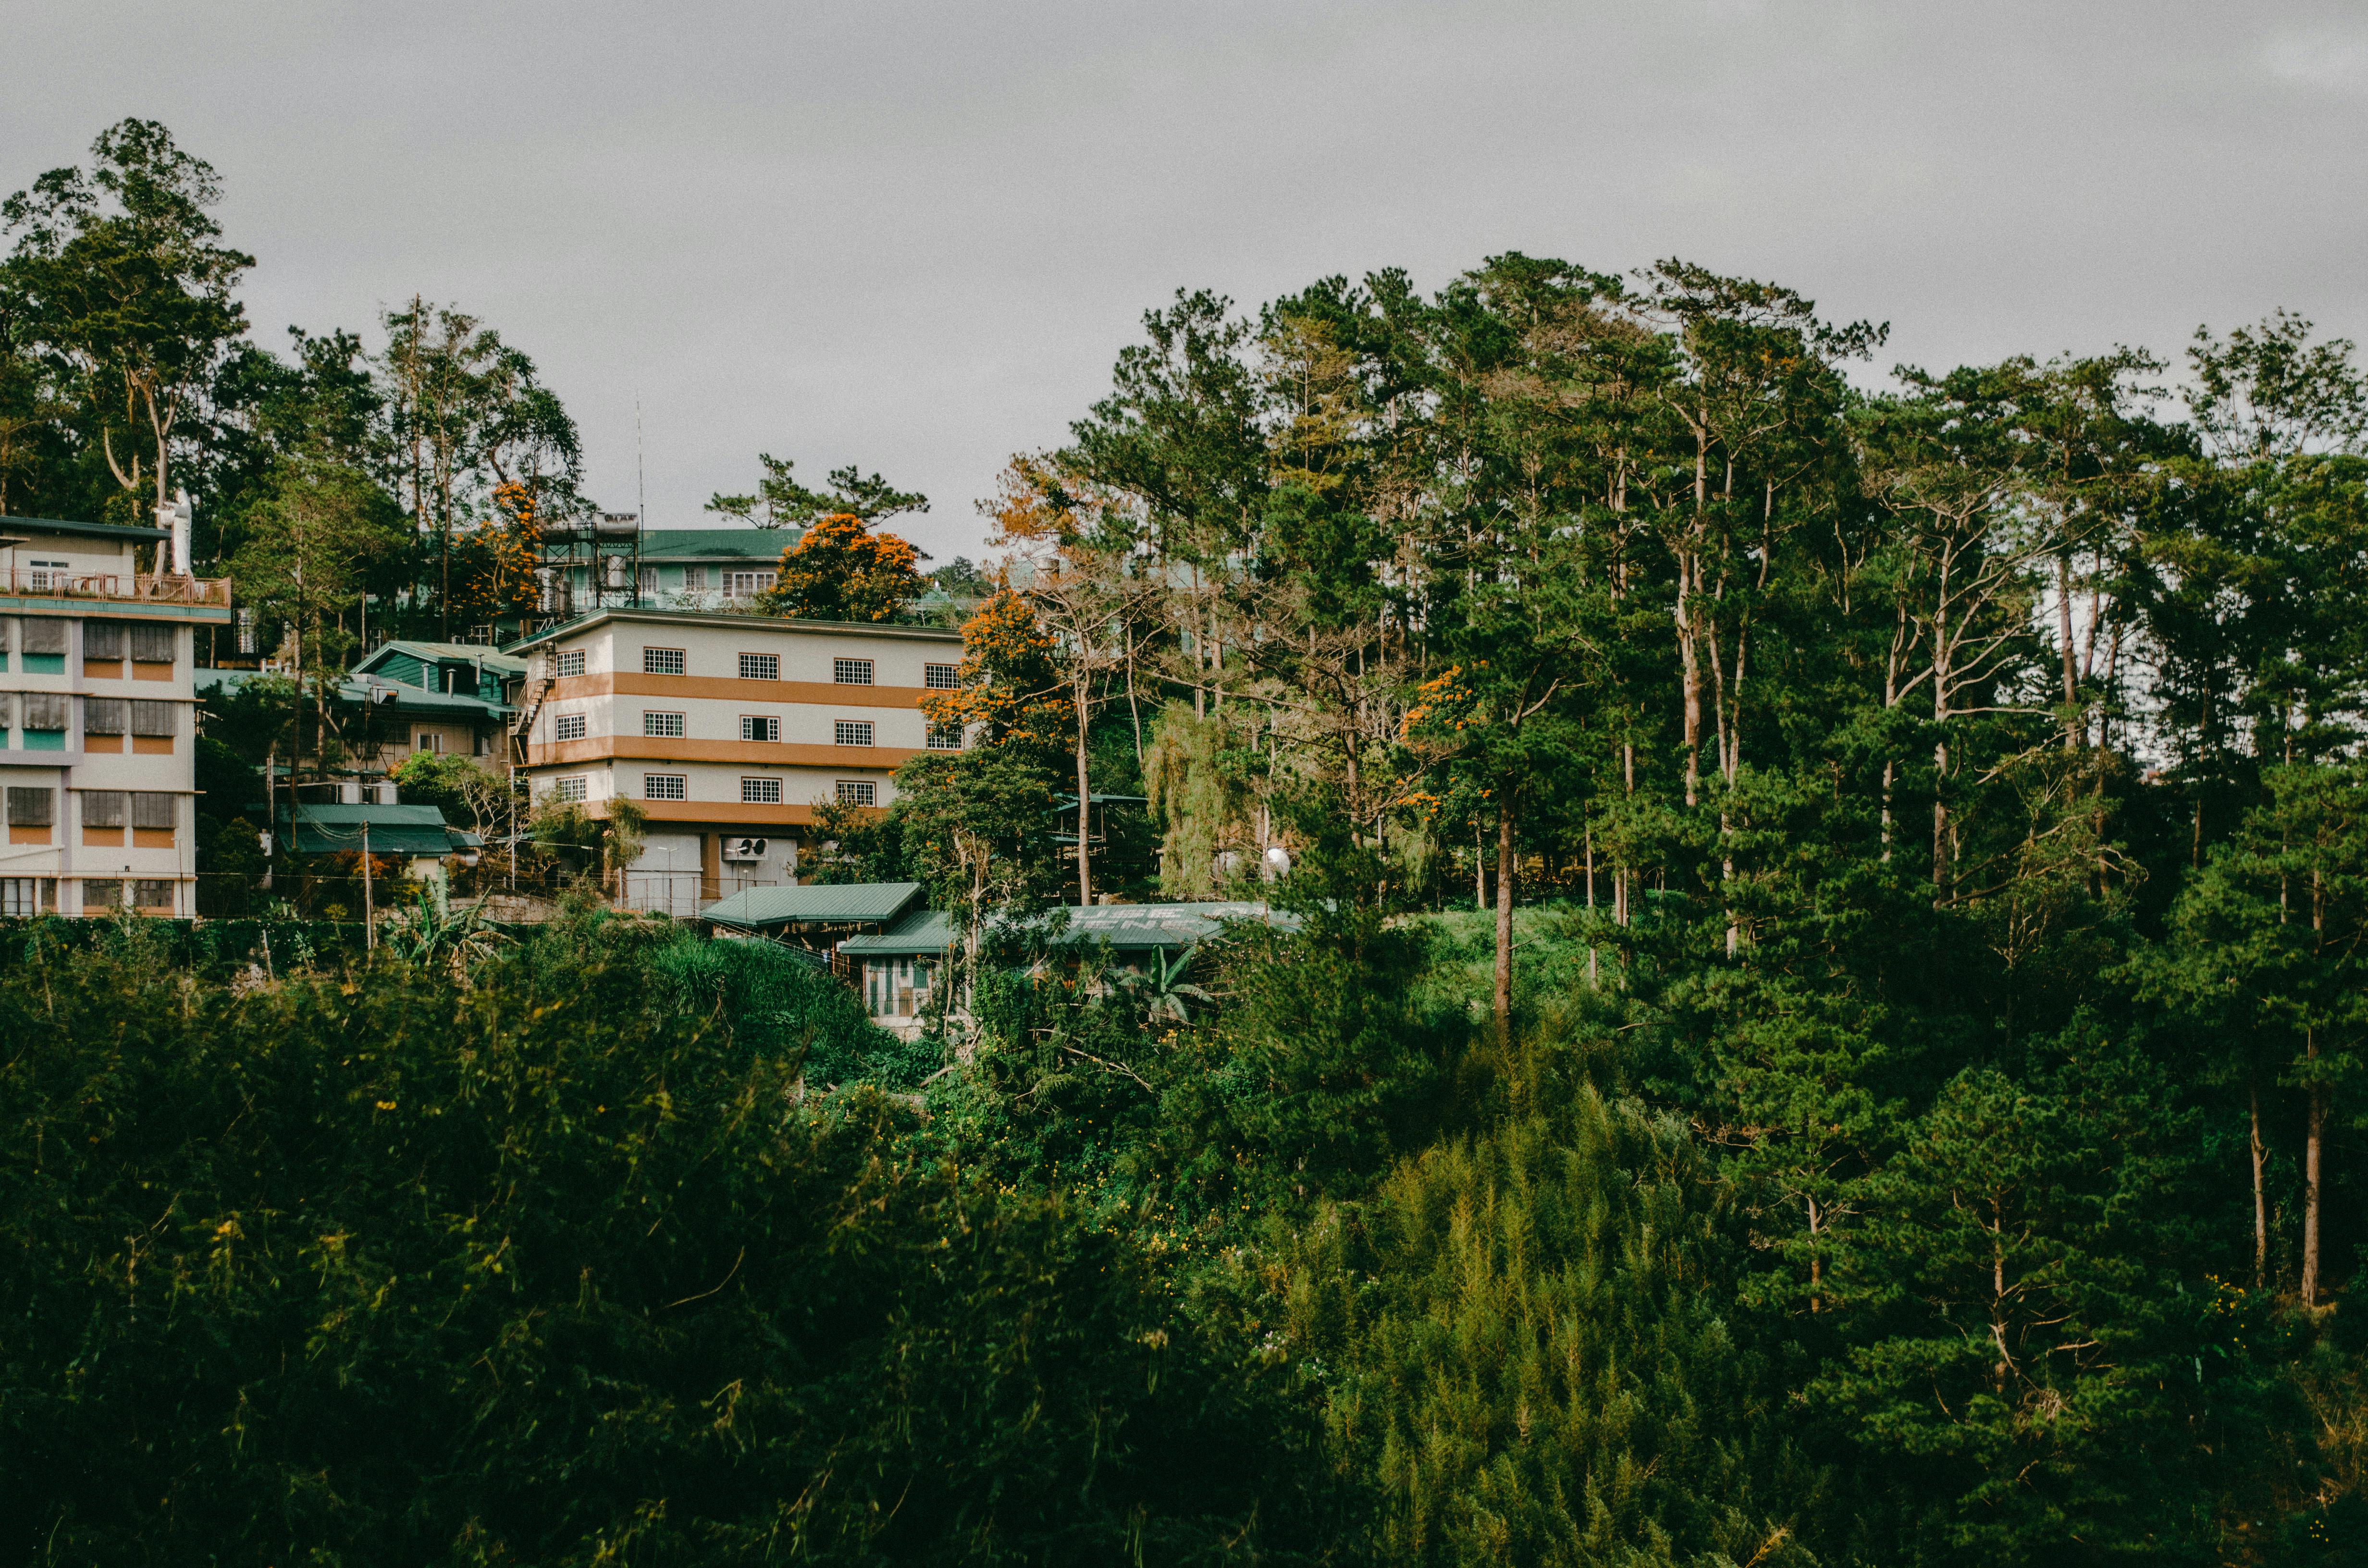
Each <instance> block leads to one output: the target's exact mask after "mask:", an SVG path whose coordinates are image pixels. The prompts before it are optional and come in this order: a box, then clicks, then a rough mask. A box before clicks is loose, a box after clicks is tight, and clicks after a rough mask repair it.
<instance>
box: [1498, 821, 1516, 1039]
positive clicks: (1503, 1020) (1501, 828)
mask: <svg viewBox="0 0 2368 1568" xmlns="http://www.w3.org/2000/svg"><path fill="white" fill-rule="evenodd" d="M1513 825H1514V824H1513V790H1512V787H1511V786H1510V785H1506V786H1503V787H1502V788H1500V789H1499V790H1497V1040H1498V1042H1499V1043H1501V1044H1505V1045H1510V1044H1511V1043H1512V1042H1513Z"/></svg>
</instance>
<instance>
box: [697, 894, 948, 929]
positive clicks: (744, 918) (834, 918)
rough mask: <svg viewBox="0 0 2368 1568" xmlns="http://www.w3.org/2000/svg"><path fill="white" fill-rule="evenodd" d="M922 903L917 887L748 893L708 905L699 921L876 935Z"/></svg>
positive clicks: (752, 927) (753, 926)
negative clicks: (860, 930) (848, 929)
mask: <svg viewBox="0 0 2368 1568" xmlns="http://www.w3.org/2000/svg"><path fill="white" fill-rule="evenodd" d="M920 898H921V884H920V883H918V882H841V883H837V884H832V883H810V884H808V885H805V886H803V887H779V888H749V889H747V890H746V892H735V893H734V894H733V895H732V896H731V897H730V898H727V899H724V900H723V901H722V902H720V903H711V904H709V905H708V906H707V907H706V908H704V909H702V910H700V912H699V917H700V919H701V920H712V921H713V922H714V923H715V924H716V925H718V926H732V927H734V929H737V930H742V931H778V930H783V929H787V928H791V927H796V926H868V927H871V928H872V929H874V930H877V929H879V928H881V927H882V926H887V925H888V924H890V923H891V922H893V921H894V920H895V919H896V918H897V917H898V916H899V915H903V914H904V913H905V911H906V910H908V909H910V908H912V907H913V906H914V905H915V904H916V903H919V902H920Z"/></svg>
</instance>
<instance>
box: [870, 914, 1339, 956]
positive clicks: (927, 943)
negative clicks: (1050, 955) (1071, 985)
mask: <svg viewBox="0 0 2368 1568" xmlns="http://www.w3.org/2000/svg"><path fill="white" fill-rule="evenodd" d="M1060 913H1061V914H1064V915H1067V916H1068V925H1067V927H1066V928H1065V929H1064V931H1063V932H1062V933H1061V935H1060V937H1058V938H1056V940H1057V942H1058V943H1060V944H1062V945H1067V944H1070V943H1080V944H1087V945H1091V944H1094V943H1098V942H1107V943H1109V944H1110V946H1111V947H1113V948H1115V949H1119V950H1120V951H1121V952H1124V951H1128V950H1135V951H1141V950H1143V949H1148V948H1189V947H1190V946H1192V945H1193V944H1194V943H1196V942H1202V941H1206V940H1207V939H1208V938H1209V937H1213V936H1215V935H1216V934H1217V933H1218V932H1220V931H1222V930H1224V926H1225V922H1227V921H1229V920H1254V921H1258V922H1259V923H1261V924H1264V925H1269V926H1281V927H1282V928H1283V929H1285V930H1296V929H1297V928H1298V926H1299V917H1298V916H1297V915H1285V914H1281V913H1279V912H1277V911H1275V910H1271V909H1269V908H1268V907H1267V906H1266V905H1265V904H1263V903H1250V902H1247V901H1239V900H1235V901H1212V902H1203V903H1096V904H1088V905H1087V906H1086V907H1085V908H1083V909H1075V908H1072V909H1065V910H1063V911H1060ZM1052 920H1053V916H1052V915H1037V916H1034V917H1032V918H1031V919H1030V920H1029V921H1028V922H1026V924H1028V925H1033V926H1044V925H1049V924H1051V922H1052ZM958 937H959V933H958V932H957V931H956V929H955V926H954V924H953V920H952V917H951V915H948V914H947V913H946V912H945V911H943V910H935V909H932V910H922V911H917V912H916V913H915V914H913V915H907V916H906V917H905V919H904V920H903V921H902V922H901V923H899V924H898V925H897V926H894V927H893V928H892V929H890V930H887V931H883V932H882V933H881V934H880V935H879V936H877V937H848V939H847V940H846V941H843V942H841V943H839V945H838V950H839V951H840V952H842V953H853V954H857V955H866V954H868V955H871V956H872V957H875V958H883V957H884V958H894V957H902V956H904V955H906V954H910V953H939V952H943V951H945V950H946V949H949V948H951V947H952V946H953V945H954V943H955V941H956V940H957V939H958Z"/></svg>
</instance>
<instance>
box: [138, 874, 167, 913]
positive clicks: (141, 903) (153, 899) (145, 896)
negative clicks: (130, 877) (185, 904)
mask: <svg viewBox="0 0 2368 1568" xmlns="http://www.w3.org/2000/svg"><path fill="white" fill-rule="evenodd" d="M131 907H132V908H134V909H149V910H154V911H156V912H157V913H159V914H166V915H169V914H170V913H172V909H173V884H172V883H170V882H167V881H148V880H146V879H144V878H143V879H142V880H141V881H136V882H133V883H132V884H131Z"/></svg>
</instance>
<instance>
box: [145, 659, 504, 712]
mask: <svg viewBox="0 0 2368 1568" xmlns="http://www.w3.org/2000/svg"><path fill="white" fill-rule="evenodd" d="M267 678H268V679H272V680H279V679H282V678H284V677H282V676H279V675H276V674H275V675H272V676H268V677H267V676H265V675H264V673H263V672H262V671H260V670H217V669H205V668H200V669H196V670H192V671H191V672H189V683H190V686H191V687H192V688H193V689H194V690H195V692H196V694H197V695H198V696H199V698H205V697H210V696H211V695H212V694H213V693H215V692H217V691H236V690H237V689H238V688H239V687H242V686H245V684H247V683H248V682H249V681H257V680H263V679H267ZM380 678H381V685H380V686H379V687H378V689H379V690H381V691H393V693H395V699H394V700H393V702H391V703H389V704H387V706H388V707H390V708H393V710H395V711H396V712H398V713H408V714H413V715H416V716H421V717H427V718H435V719H441V720H444V721H446V722H450V723H456V724H458V723H480V724H499V723H501V722H503V721H504V719H505V718H506V717H507V714H508V713H509V711H510V710H509V709H508V708H507V707H506V706H504V705H503V704H502V703H499V702H495V701H491V700H488V699H485V698H482V697H462V696H461V695H460V694H458V693H457V692H449V691H422V690H421V689H420V688H419V687H416V686H404V684H402V683H401V682H400V681H394V680H389V679H387V678H386V677H384V676H381V677H380ZM370 689H371V688H370V682H368V681H366V680H357V679H355V678H354V677H353V676H339V677H338V678H337V685H336V690H335V691H334V692H332V693H331V695H332V696H334V697H335V698H336V699H337V700H338V701H340V702H351V703H355V704H360V703H365V702H368V701H369V700H370Z"/></svg>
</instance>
